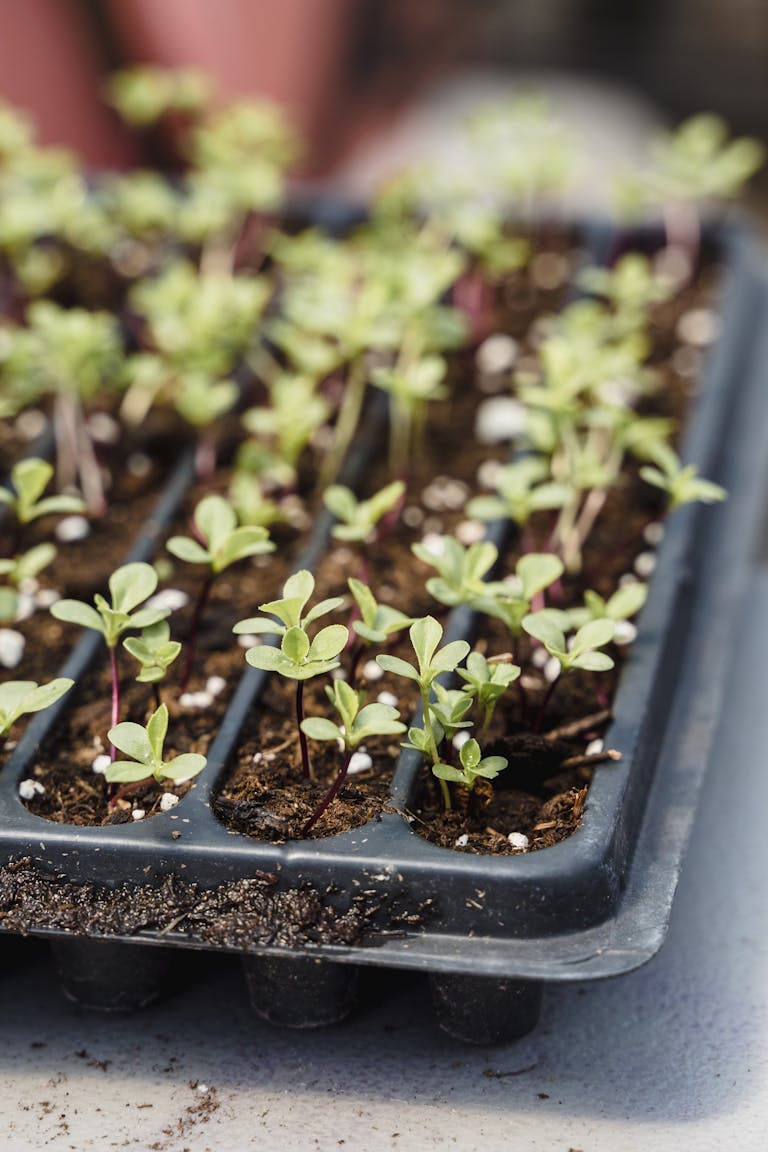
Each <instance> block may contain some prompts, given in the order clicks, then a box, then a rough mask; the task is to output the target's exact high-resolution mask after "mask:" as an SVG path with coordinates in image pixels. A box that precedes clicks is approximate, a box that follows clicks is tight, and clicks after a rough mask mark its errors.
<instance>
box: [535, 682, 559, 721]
mask: <svg viewBox="0 0 768 1152" xmlns="http://www.w3.org/2000/svg"><path fill="white" fill-rule="evenodd" d="M559 683H560V677H559V676H558V677H557V679H556V680H552V681H551V683H550V685H549V687H548V688H547V691H546V692H545V694H544V699H543V700H542V702H541V707H540V708H539V713H538V715H537V717H536V723H535V724H534V726H533V730H534V732H541V725H542V723H543V721H544V713H545V712H546V710H547V705H548V704H549V702H550V700H551V699H552V693H553V692H554V690H555V688H556V687H557V685H558V684H559Z"/></svg>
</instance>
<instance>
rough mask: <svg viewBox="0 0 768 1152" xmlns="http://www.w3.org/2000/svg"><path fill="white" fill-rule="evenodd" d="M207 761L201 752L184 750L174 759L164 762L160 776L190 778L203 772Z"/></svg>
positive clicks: (173, 778) (170, 778)
mask: <svg viewBox="0 0 768 1152" xmlns="http://www.w3.org/2000/svg"><path fill="white" fill-rule="evenodd" d="M206 763H207V761H206V758H205V756H201V755H200V753H199V752H182V753H181V755H179V756H174V758H173V760H167V761H166V762H165V763H164V764H163V766H162V773H161V777H160V778H161V779H168V780H189V779H191V777H192V776H197V775H198V773H200V772H202V770H203V768H205V765H206Z"/></svg>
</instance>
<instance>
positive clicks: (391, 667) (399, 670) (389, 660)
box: [376, 655, 419, 681]
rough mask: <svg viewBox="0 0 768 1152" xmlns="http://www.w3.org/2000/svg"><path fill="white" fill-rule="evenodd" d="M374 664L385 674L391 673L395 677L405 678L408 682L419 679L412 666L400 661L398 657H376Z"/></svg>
mask: <svg viewBox="0 0 768 1152" xmlns="http://www.w3.org/2000/svg"><path fill="white" fill-rule="evenodd" d="M376 663H377V664H378V665H379V667H380V668H383V669H384V671H385V672H392V673H393V674H394V675H395V676H405V677H406V679H408V680H416V681H418V679H419V673H418V671H417V670H416V669H415V668H414V667H413V665H412V664H408V663H407V662H406V661H405V660H401V659H400V657H399V656H387V655H384V656H377V657H376Z"/></svg>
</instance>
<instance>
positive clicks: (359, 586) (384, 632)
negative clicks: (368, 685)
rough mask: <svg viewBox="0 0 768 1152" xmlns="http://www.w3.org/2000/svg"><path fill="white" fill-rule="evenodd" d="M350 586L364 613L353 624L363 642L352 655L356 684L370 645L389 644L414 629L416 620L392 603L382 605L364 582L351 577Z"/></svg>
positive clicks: (353, 674)
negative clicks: (359, 669) (397, 636)
mask: <svg viewBox="0 0 768 1152" xmlns="http://www.w3.org/2000/svg"><path fill="white" fill-rule="evenodd" d="M347 584H348V585H349V590H350V592H351V593H352V596H353V597H354V600H355V604H356V605H357V610H358V611H359V613H360V618H359V620H352V623H351V628H352V631H353V632H354V633H355V635H356V636H357V637H358V639H359V641H360V643H359V644H358V645H356V646H355V647H354V648H353V650H352V652H351V654H350V667H349V681H350V683H351V684H354V682H355V677H356V674H357V667H358V664H359V662H360V658H361V656H362V655H363V652H364V651H365V649H366V647H367V646H368V645H370V644H377V645H381V644H387V643H388V642H389V640H390V638H391V637H392V636H395V635H396V634H397V633H398V632H402V630H403V628H410V626H411V624H413V617H412V616H406V615H405V613H404V612H401V611H400V609H399V608H392V607H391V606H390V605H389V604H379V602H378V601H377V600H376V597H375V596H374V594H373V592H372V591H371V589H370V588H369V587H368V585H367V584H364V583H363V581H362V580H356V579H355V578H354V576H350V578H349V580H348V581H347Z"/></svg>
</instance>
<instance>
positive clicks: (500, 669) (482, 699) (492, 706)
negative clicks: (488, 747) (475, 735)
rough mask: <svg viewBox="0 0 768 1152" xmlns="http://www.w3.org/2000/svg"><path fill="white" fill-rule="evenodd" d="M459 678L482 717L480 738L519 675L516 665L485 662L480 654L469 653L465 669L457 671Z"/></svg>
mask: <svg viewBox="0 0 768 1152" xmlns="http://www.w3.org/2000/svg"><path fill="white" fill-rule="evenodd" d="M457 671H458V674H459V676H460V677H461V679H462V680H463V681H464V682H465V683H464V688H463V689H462V691H464V692H465V693H466V694H467V696H468V697H469V698H470V700H471V699H475V700H476V701H477V704H478V707H479V709H480V712H481V715H482V721H481V727H480V736H481V737H483V736H485V735H486V733H487V732H488V729H489V727H490V725H491V720H492V719H493V713H494V711H495V710H496V705H497V704H498V702H499V700H500V699H501V697H502V696H503V695H504V693H505V692H506V691H507V688H509V686H510V684H513V683H514V682H515V680H517V679H518V677H519V675H520V668H519V666H518V665H517V664H512V663H506V662H503V661H501V660H499V661H490V660H486V658H485V656H483V655H482V653H480V652H470V654H469V656H467V666H466V668H459V669H457Z"/></svg>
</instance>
